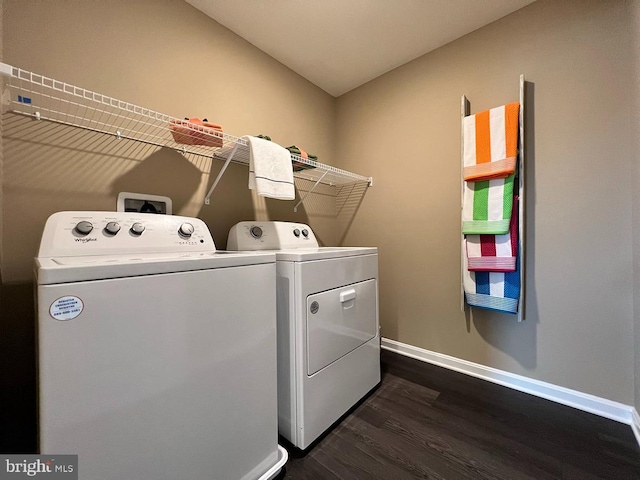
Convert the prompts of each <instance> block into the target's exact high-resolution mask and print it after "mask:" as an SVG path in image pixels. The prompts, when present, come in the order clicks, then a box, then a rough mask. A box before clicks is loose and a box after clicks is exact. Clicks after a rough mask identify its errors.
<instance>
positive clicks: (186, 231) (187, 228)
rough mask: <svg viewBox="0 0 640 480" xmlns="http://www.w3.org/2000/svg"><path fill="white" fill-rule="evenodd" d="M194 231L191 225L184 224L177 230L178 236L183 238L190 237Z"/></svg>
mask: <svg viewBox="0 0 640 480" xmlns="http://www.w3.org/2000/svg"><path fill="white" fill-rule="evenodd" d="M194 231H195V228H194V227H193V225H191V224H190V223H186V222H185V223H183V224H182V225H180V228H179V229H178V234H180V235H182V236H183V237H190V236H191V235H193V232H194Z"/></svg>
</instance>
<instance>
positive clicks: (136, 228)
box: [129, 222, 144, 235]
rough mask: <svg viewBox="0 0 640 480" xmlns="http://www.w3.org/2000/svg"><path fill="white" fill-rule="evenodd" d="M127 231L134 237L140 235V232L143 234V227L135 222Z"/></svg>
mask: <svg viewBox="0 0 640 480" xmlns="http://www.w3.org/2000/svg"><path fill="white" fill-rule="evenodd" d="M129 231H130V232H131V233H133V234H134V235H142V232H144V225H143V224H141V223H140V222H136V223H134V224H133V225H131V228H130V229H129Z"/></svg>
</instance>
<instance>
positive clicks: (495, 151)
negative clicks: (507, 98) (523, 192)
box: [463, 102, 520, 182]
mask: <svg viewBox="0 0 640 480" xmlns="http://www.w3.org/2000/svg"><path fill="white" fill-rule="evenodd" d="M519 109H520V104H519V103H518V102H514V103H508V104H506V105H503V106H501V107H496V108H492V109H491V110H485V111H484V112H480V113H476V114H475V115H469V116H468V117H465V118H464V119H463V136H464V143H463V149H464V171H463V172H464V179H465V180H466V181H468V182H478V181H481V180H493V179H496V178H505V177H508V176H509V175H511V174H512V173H513V172H514V171H515V169H516V157H517V155H518V113H519Z"/></svg>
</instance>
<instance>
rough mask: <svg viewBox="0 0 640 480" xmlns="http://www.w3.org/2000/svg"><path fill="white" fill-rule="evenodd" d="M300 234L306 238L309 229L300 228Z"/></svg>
mask: <svg viewBox="0 0 640 480" xmlns="http://www.w3.org/2000/svg"><path fill="white" fill-rule="evenodd" d="M302 235H303V236H304V237H305V238H306V237H308V236H309V230H307V229H306V228H303V229H302Z"/></svg>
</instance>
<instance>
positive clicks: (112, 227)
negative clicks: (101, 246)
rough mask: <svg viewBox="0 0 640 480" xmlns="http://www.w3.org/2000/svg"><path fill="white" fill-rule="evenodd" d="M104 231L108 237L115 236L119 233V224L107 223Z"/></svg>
mask: <svg viewBox="0 0 640 480" xmlns="http://www.w3.org/2000/svg"><path fill="white" fill-rule="evenodd" d="M104 231H105V232H107V233H108V234H109V235H115V234H116V233H118V232H119V231H120V224H119V223H118V222H109V223H107V224H106V225H105V227H104Z"/></svg>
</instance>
